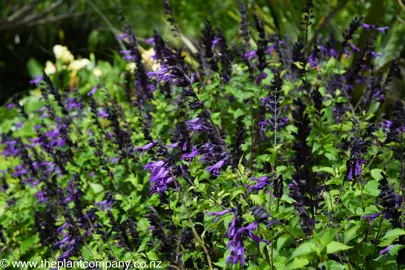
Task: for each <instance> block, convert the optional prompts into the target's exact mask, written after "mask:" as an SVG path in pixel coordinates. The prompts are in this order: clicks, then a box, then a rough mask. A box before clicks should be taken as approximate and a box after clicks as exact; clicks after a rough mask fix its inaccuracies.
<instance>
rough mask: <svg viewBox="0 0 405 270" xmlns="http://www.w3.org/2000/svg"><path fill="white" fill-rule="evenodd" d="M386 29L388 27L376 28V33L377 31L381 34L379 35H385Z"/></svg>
mask: <svg viewBox="0 0 405 270" xmlns="http://www.w3.org/2000/svg"><path fill="white" fill-rule="evenodd" d="M388 29H389V27H388V26H384V27H378V28H377V31H379V32H381V33H383V34H385V30H388Z"/></svg>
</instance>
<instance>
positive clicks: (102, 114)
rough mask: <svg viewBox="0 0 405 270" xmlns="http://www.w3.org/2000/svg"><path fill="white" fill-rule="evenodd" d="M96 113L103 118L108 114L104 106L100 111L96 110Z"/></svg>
mask: <svg viewBox="0 0 405 270" xmlns="http://www.w3.org/2000/svg"><path fill="white" fill-rule="evenodd" d="M97 115H98V116H100V117H101V118H104V119H105V118H108V116H109V115H108V113H107V109H106V108H102V109H101V110H100V111H98V112H97Z"/></svg>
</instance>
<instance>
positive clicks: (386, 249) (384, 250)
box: [380, 245, 393, 255]
mask: <svg viewBox="0 0 405 270" xmlns="http://www.w3.org/2000/svg"><path fill="white" fill-rule="evenodd" d="M392 247H393V245H389V246H388V247H386V248H384V249H383V250H381V251H380V255H388V253H390V251H391V248H392Z"/></svg>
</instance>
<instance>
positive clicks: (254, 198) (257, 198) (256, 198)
mask: <svg viewBox="0 0 405 270" xmlns="http://www.w3.org/2000/svg"><path fill="white" fill-rule="evenodd" d="M249 197H250V199H252V201H254V202H255V203H256V204H264V203H265V200H264V199H263V198H262V196H260V195H256V194H250V195H249Z"/></svg>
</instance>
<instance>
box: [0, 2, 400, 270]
mask: <svg viewBox="0 0 405 270" xmlns="http://www.w3.org/2000/svg"><path fill="white" fill-rule="evenodd" d="M164 8H165V15H166V16H167V19H168V22H169V23H170V24H171V27H172V30H173V33H174V34H175V36H176V37H177V38H179V43H181V41H182V40H184V39H180V37H181V36H182V35H181V29H179V27H178V26H177V24H176V20H175V14H174V13H173V10H172V7H171V5H170V2H169V1H168V0H165V1H164ZM315 8H316V5H314V4H313V3H312V1H311V0H308V1H306V5H305V9H304V11H303V15H302V23H301V35H300V37H299V38H298V40H296V41H295V42H292V41H291V40H290V39H289V38H288V37H287V36H281V35H279V34H274V33H273V34H269V33H267V31H266V29H265V27H264V24H263V22H262V20H261V18H260V16H259V15H257V14H250V13H249V12H248V8H247V6H246V5H245V3H243V2H240V22H241V24H240V36H241V38H240V40H239V42H236V43H230V42H229V41H228V40H226V39H225V36H224V33H223V29H220V28H218V27H216V26H215V23H213V22H210V21H208V20H207V21H206V22H205V23H204V26H203V29H202V31H201V39H200V41H199V42H197V43H196V44H195V48H197V51H193V50H191V49H190V47H189V46H186V45H184V46H180V47H177V48H173V47H171V46H170V45H169V44H168V43H167V42H165V39H164V38H163V37H162V36H161V35H160V34H159V33H158V32H157V31H153V33H151V36H152V38H150V39H148V40H146V41H145V40H143V39H138V38H137V36H136V35H135V34H134V33H133V32H132V29H131V26H130V25H129V24H127V22H126V21H125V17H124V14H123V13H120V15H119V20H120V21H121V22H122V29H123V30H122V32H121V34H120V35H119V36H117V39H120V40H121V42H122V44H123V48H121V49H119V50H117V53H119V55H120V57H119V59H115V61H114V68H112V67H111V65H109V64H105V63H99V64H98V65H99V66H97V67H96V68H97V69H104V71H106V70H107V72H105V74H104V75H103V76H100V75H97V76H94V75H93V74H90V73H80V72H79V73H77V72H75V73H72V72H69V70H68V69H64V68H63V63H62V62H59V63H58V64H57V67H59V68H58V69H57V70H56V72H54V73H53V74H47V73H46V72H44V73H43V74H42V75H41V76H37V77H35V78H34V79H33V81H31V83H32V86H33V89H34V90H32V91H31V94H30V95H29V96H28V97H19V96H15V97H14V98H13V99H12V100H11V101H10V102H9V103H7V104H6V105H5V108H4V110H7V115H8V116H7V119H5V120H4V121H3V122H2V124H1V125H0V131H1V151H2V152H1V156H0V161H1V164H0V169H1V172H0V178H1V190H2V192H1V194H0V198H1V199H0V201H1V205H0V213H1V214H0V221H1V222H0V224H1V226H0V257H2V258H8V259H11V260H41V259H49V260H72V261H74V260H117V261H118V260H129V259H133V260H141V261H152V260H160V261H162V268H163V269H271V270H273V269H400V268H401V267H403V265H404V264H405V249H403V248H404V247H405V225H404V223H405V221H404V196H405V159H404V154H405V153H404V152H405V146H404V133H405V104H404V103H403V102H402V101H401V100H398V101H395V102H394V103H393V104H394V105H393V109H392V114H382V113H381V108H382V107H383V105H384V104H386V103H387V102H388V101H387V93H388V87H389V85H390V82H391V81H392V79H393V78H395V77H398V76H400V74H399V70H398V62H397V61H396V60H395V59H394V60H393V61H392V65H391V68H390V69H389V71H388V72H386V73H383V72H382V71H381V70H379V69H377V68H376V67H375V66H374V64H373V63H374V59H375V58H376V57H379V56H380V54H378V53H377V52H375V51H374V49H373V43H374V40H375V38H378V36H379V35H383V34H384V33H385V31H387V30H388V28H387V27H385V26H381V25H370V24H366V23H365V22H364V19H363V17H361V16H358V17H355V18H353V20H352V21H351V22H349V23H348V25H346V26H342V29H341V31H337V32H333V31H332V32H331V33H330V35H329V36H328V37H323V38H322V39H321V38H317V39H316V40H313V41H311V40H310V38H309V36H310V34H311V31H312V30H311V26H312V25H313V23H314V20H315V17H314V16H313V9H315ZM361 29H365V30H367V31H369V32H371V33H372V37H373V38H372V39H370V40H369V41H368V42H367V43H366V44H364V46H362V47H360V46H357V45H356V42H355V40H356V37H357V36H358V32H359V31H360V30H361ZM145 48H151V49H152V50H153V53H152V54H149V55H150V57H148V56H145V55H146V54H145V51H146V49H145ZM92 63H93V65H97V64H96V63H95V61H94V59H93V60H92ZM93 68H94V66H93ZM98 73H99V72H98ZM98 73H97V74H98ZM80 74H82V75H80ZM83 74H84V75H83ZM95 74H96V72H95ZM354 92H357V93H361V97H360V98H356V99H355V98H352V96H353V95H352V94H353V93H354ZM401 269H404V268H401Z"/></svg>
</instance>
